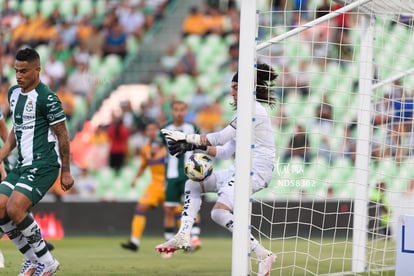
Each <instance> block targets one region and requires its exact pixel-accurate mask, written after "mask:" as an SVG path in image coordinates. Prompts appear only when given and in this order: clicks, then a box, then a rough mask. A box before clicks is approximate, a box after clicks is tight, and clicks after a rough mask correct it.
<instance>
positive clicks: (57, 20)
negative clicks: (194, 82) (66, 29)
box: [49, 7, 65, 28]
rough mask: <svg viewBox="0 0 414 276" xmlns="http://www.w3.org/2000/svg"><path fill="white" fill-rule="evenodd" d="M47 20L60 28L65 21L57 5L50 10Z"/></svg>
mask: <svg viewBox="0 0 414 276" xmlns="http://www.w3.org/2000/svg"><path fill="white" fill-rule="evenodd" d="M49 20H50V21H51V22H52V24H53V25H56V26H57V27H59V28H61V26H62V24H63V23H64V22H65V19H64V18H63V15H62V14H61V13H60V10H59V7H55V8H54V9H53V11H52V14H51V15H50V16H49Z"/></svg>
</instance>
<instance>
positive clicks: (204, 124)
mask: <svg viewBox="0 0 414 276" xmlns="http://www.w3.org/2000/svg"><path fill="white" fill-rule="evenodd" d="M217 107H218V106H217V105H215V104H214V103H205V105H204V106H203V107H202V108H201V110H200V111H199V112H198V113H197V115H196V118H195V124H196V125H197V126H198V127H199V129H200V133H201V134H203V133H211V132H214V131H216V130H217V129H218V128H220V127H221V124H222V121H223V120H222V119H223V118H222V113H221V110H220V109H218V108H217Z"/></svg>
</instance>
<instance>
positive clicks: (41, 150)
mask: <svg viewBox="0 0 414 276" xmlns="http://www.w3.org/2000/svg"><path fill="white" fill-rule="evenodd" d="M8 99H9V104H10V112H11V115H12V119H13V127H14V133H15V136H16V145H17V152H18V166H30V165H36V166H37V165H49V166H58V167H59V166H60V158H59V148H58V141H57V137H56V135H55V134H54V133H53V131H52V130H51V128H50V126H51V125H54V124H56V123H59V122H62V121H64V120H66V115H65V113H64V111H63V108H62V104H61V102H60V100H59V98H58V97H57V96H56V94H55V93H54V92H53V91H52V90H50V89H49V87H47V86H46V85H45V84H43V83H39V85H38V86H36V88H35V89H33V90H32V91H30V92H27V93H23V92H22V90H21V88H20V87H18V86H17V85H16V86H12V87H11V88H10V89H9V94H8Z"/></svg>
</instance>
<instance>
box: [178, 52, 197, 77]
mask: <svg viewBox="0 0 414 276" xmlns="http://www.w3.org/2000/svg"><path fill="white" fill-rule="evenodd" d="M180 74H188V75H191V76H193V77H195V76H197V75H198V70H197V57H196V56H195V54H194V53H193V51H192V50H191V48H190V47H188V46H187V47H186V48H185V52H184V55H183V56H181V58H180V59H179V61H178V63H177V65H176V66H175V68H174V73H173V75H174V76H178V75H180Z"/></svg>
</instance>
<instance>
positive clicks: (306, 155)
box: [283, 125, 311, 163]
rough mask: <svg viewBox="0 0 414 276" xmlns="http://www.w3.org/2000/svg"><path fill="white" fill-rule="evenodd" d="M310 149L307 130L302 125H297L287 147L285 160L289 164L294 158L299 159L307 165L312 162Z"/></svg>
mask: <svg viewBox="0 0 414 276" xmlns="http://www.w3.org/2000/svg"><path fill="white" fill-rule="evenodd" d="M309 147H310V143H309V139H308V136H307V134H306V131H305V128H304V127H303V126H301V125H297V126H296V130H295V133H294V134H293V137H292V138H291V139H290V141H289V144H288V145H287V151H286V153H285V154H284V157H283V160H284V161H285V162H287V161H289V160H290V159H291V158H292V157H299V158H301V159H302V160H304V162H305V163H309V162H310V161H311V153H310V151H309Z"/></svg>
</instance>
